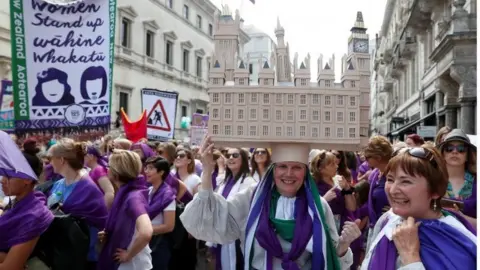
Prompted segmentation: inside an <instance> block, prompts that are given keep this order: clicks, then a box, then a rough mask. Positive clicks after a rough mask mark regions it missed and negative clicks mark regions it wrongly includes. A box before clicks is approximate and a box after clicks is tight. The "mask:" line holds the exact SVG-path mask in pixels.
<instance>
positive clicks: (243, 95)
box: [238, 93, 245, 104]
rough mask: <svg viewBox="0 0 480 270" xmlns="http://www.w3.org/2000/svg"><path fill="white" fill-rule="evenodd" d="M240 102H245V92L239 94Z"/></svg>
mask: <svg viewBox="0 0 480 270" xmlns="http://www.w3.org/2000/svg"><path fill="white" fill-rule="evenodd" d="M238 103H239V104H243V103H245V94H244V93H240V94H238Z"/></svg>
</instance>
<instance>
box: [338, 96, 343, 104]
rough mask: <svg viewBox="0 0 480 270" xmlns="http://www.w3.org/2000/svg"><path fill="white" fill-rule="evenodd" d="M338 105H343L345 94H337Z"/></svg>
mask: <svg viewBox="0 0 480 270" xmlns="http://www.w3.org/2000/svg"><path fill="white" fill-rule="evenodd" d="M337 105H338V106H343V96H337Z"/></svg>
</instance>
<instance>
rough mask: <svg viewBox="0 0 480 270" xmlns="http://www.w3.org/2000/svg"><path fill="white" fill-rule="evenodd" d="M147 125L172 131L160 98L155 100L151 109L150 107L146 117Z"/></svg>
mask: <svg viewBox="0 0 480 270" xmlns="http://www.w3.org/2000/svg"><path fill="white" fill-rule="evenodd" d="M147 127H148V128H153V129H158V130H163V131H167V132H169V131H172V127H171V126H170V122H169V121H168V115H167V113H166V112H165V108H164V107H163V103H162V100H161V99H159V100H157V102H155V104H154V105H153V107H152V109H150V112H149V113H148V117H147Z"/></svg>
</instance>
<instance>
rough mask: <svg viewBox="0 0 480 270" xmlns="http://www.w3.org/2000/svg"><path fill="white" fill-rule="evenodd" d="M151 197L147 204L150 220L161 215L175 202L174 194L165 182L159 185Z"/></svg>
mask: <svg viewBox="0 0 480 270" xmlns="http://www.w3.org/2000/svg"><path fill="white" fill-rule="evenodd" d="M152 192H154V193H153V194H152V196H151V199H150V202H149V203H148V207H147V212H148V216H149V217H150V219H152V220H153V219H154V218H155V217H156V216H158V214H160V213H162V212H163V210H164V209H165V207H167V206H168V205H169V204H170V203H172V202H173V201H175V192H174V191H173V189H172V188H171V187H170V186H169V185H168V184H167V183H165V182H163V183H162V184H160V186H159V187H158V189H157V190H156V191H152Z"/></svg>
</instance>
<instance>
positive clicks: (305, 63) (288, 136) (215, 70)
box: [208, 11, 371, 150]
mask: <svg viewBox="0 0 480 270" xmlns="http://www.w3.org/2000/svg"><path fill="white" fill-rule="evenodd" d="M240 24H241V18H240V15H239V13H238V11H237V12H236V13H235V14H234V15H232V14H229V13H228V12H225V11H224V12H223V13H222V14H220V15H219V16H218V17H217V18H216V19H215V23H214V27H215V34H214V46H215V50H214V54H213V56H212V66H211V67H210V73H209V86H208V88H209V89H208V94H209V98H210V104H209V114H210V119H209V133H210V134H211V135H212V136H214V140H215V142H216V144H224V145H228V146H246V145H245V142H248V145H249V146H250V147H255V146H259V147H260V146H261V147H268V146H269V145H270V144H272V143H284V142H297V143H298V142H300V143H308V144H310V145H311V146H312V148H313V147H316V148H323V149H328V148H332V149H340V150H358V149H359V148H361V146H363V145H365V144H366V143H367V141H368V130H369V106H370V72H371V71H370V54H369V37H368V34H367V33H366V30H367V29H366V28H365V26H364V22H363V16H362V13H361V12H358V13H357V18H356V20H355V22H354V25H353V27H352V28H351V35H350V37H349V39H348V41H346V44H345V45H346V46H347V45H348V54H346V55H344V56H343V57H342V59H341V65H342V68H341V70H342V75H341V82H340V83H336V82H335V73H334V70H335V56H334V55H333V56H332V57H331V58H330V59H328V60H326V61H324V58H323V56H322V55H320V57H319V58H318V60H317V62H316V64H317V66H318V74H316V75H317V76H316V78H315V79H316V81H315V82H312V74H311V71H310V67H311V64H312V62H311V57H310V55H309V54H308V55H307V56H306V57H305V58H304V59H300V57H299V55H298V53H296V54H295V56H294V59H293V63H291V61H290V47H289V44H288V43H287V42H286V40H285V30H284V28H283V27H282V26H281V24H280V20H278V21H277V26H276V29H275V35H276V38H277V46H276V48H275V51H274V52H273V53H272V54H271V55H269V56H267V57H266V58H267V59H268V60H266V61H263V60H259V61H261V62H260V63H259V66H261V69H260V70H259V72H258V84H257V83H255V84H254V85H253V84H252V85H251V84H250V82H249V70H248V66H247V65H246V64H245V63H249V62H250V61H249V59H242V58H241V57H240V56H239V51H240V48H239V46H241V45H242V44H241V43H240V31H241V29H240ZM247 58H248V56H247ZM260 59H265V57H260Z"/></svg>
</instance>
